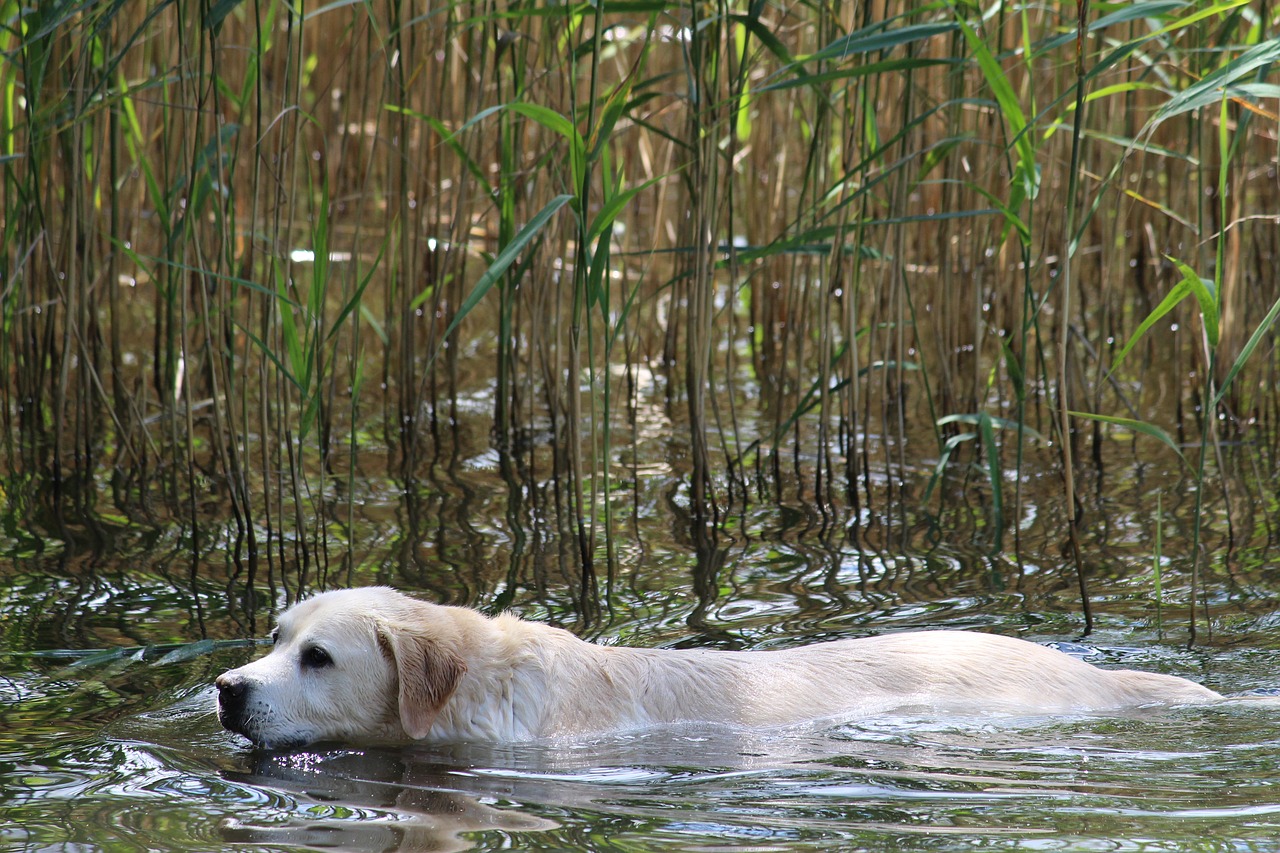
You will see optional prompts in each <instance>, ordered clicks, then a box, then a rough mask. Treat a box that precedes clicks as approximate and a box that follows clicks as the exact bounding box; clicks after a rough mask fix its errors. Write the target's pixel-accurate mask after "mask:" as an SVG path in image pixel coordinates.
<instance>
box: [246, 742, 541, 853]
mask: <svg viewBox="0 0 1280 853" xmlns="http://www.w3.org/2000/svg"><path fill="white" fill-rule="evenodd" d="M456 771H457V767H456V766H452V765H442V764H440V763H439V762H437V761H433V760H431V759H430V758H428V757H423V756H415V755H413V754H412V751H411V750H400V749H381V750H379V749H370V750H359V751H351V750H333V751H317V752H294V753H269V752H259V753H255V755H254V757H253V764H252V768H251V770H250V771H249V772H248V773H240V772H226V773H225V774H224V776H225V778H226V779H227V780H228V781H229V782H231V783H233V784H236V785H239V786H243V787H252V788H253V789H255V790H256V791H267V792H269V793H270V794H271V795H272V796H271V800H272V802H271V808H270V809H269V810H268V809H264V812H267V811H270V812H272V814H270V815H269V816H266V817H264V819H263V820H261V821H255V820H254V819H253V818H252V817H251V815H252V814H253V809H252V808H250V809H246V815H244V816H242V817H237V818H229V819H227V820H225V821H223V823H222V826H221V835H222V841H223V842H224V843H227V844H254V845H268V846H280V847H308V848H323V849H331V850H406V851H407V850H431V851H452V850H469V849H471V848H473V847H474V846H475V843H474V841H472V840H468V839H467V838H466V837H465V836H466V835H467V834H468V833H474V832H486V831H490V832H491V831H499V832H503V833H521V832H545V831H547V830H551V829H555V828H556V827H557V826H558V824H556V823H555V822H553V821H550V820H546V819H543V818H540V817H537V816H535V815H530V814H526V813H524V812H521V811H519V810H517V809H516V808H515V807H495V806H490V805H486V804H485V803H482V802H480V800H479V799H478V797H480V796H483V797H484V798H486V799H490V800H492V799H493V798H494V797H495V796H497V797H501V796H502V792H501V791H494V790H493V785H492V783H491V782H490V781H488V780H484V787H477V791H476V795H475V796H472V795H469V794H467V793H462V792H460V791H459V788H460V787H461V786H463V785H465V784H466V781H467V780H466V779H464V778H462V777H460V776H459V775H458V774H457V772H456ZM281 808H284V809H285V810H287V811H289V812H291V813H292V816H291V819H290V820H287V821H285V822H280V821H279V818H278V816H277V814H275V813H276V812H278V811H279V809H281Z"/></svg>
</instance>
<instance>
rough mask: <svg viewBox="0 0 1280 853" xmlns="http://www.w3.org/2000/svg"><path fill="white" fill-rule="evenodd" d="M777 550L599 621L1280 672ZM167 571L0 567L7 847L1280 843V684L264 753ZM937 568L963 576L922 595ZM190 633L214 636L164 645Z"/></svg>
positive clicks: (656, 638)
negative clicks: (752, 726) (1062, 715)
mask: <svg viewBox="0 0 1280 853" xmlns="http://www.w3.org/2000/svg"><path fill="white" fill-rule="evenodd" d="M779 546H780V543H777V542H775V543H773V546H772V547H770V548H767V549H763V548H762V547H761V546H760V545H759V544H756V545H753V546H750V547H742V548H738V547H735V548H734V549H732V550H733V553H732V554H730V555H729V556H730V557H731V558H732V559H733V561H732V562H731V563H730V565H732V566H736V568H732V569H729V570H727V571H726V573H725V576H724V579H725V581H726V582H727V583H728V584H729V586H730V587H731V588H732V589H733V590H734V594H733V595H730V596H725V597H724V598H723V599H721V598H717V599H715V601H716V602H717V604H716V605H715V606H712V607H709V608H708V607H701V611H702V615H701V616H700V617H699V618H701V619H702V620H704V621H706V622H707V623H709V624H713V625H714V627H715V630H712V631H706V632H704V631H699V630H697V629H695V628H692V627H690V625H691V620H690V619H689V618H688V617H690V616H692V615H695V614H696V613H697V612H698V611H699V609H700V605H699V603H698V602H699V600H698V596H697V595H696V594H690V595H689V596H688V597H687V598H682V597H681V591H682V590H683V588H684V586H683V585H684V581H683V580H682V579H681V578H679V577H675V578H667V580H666V583H667V584H668V586H673V587H674V591H670V590H669V591H668V592H667V593H665V594H664V595H663V596H662V597H661V600H660V601H657V602H655V601H654V599H655V598H657V596H655V595H654V594H653V592H652V589H656V588H660V587H661V586H662V585H663V583H664V580H663V577H662V576H661V575H660V574H659V573H658V572H656V571H655V572H653V573H651V574H646V575H642V576H638V577H634V578H632V579H631V583H630V584H628V585H627V586H626V591H625V592H623V591H619V592H618V598H619V601H620V602H621V603H619V604H615V611H616V612H615V613H614V615H613V616H612V617H611V619H610V620H604V621H601V622H598V623H596V625H595V627H594V628H593V629H592V632H593V633H595V634H596V635H597V636H599V637H600V639H602V640H603V641H607V642H616V641H619V640H626V641H630V642H647V643H648V644H651V645H652V644H668V645H689V644H698V645H713V646H714V645H721V646H755V647H768V646H775V645H782V644H791V643H795V642H800V641H803V640H805V639H808V638H811V637H815V636H819V637H821V636H842V635H850V636H851V635H856V634H860V633H867V632H872V631H879V630H888V629H897V628H900V627H909V626H912V625H917V624H931V625H934V626H948V627H986V628H993V629H996V630H1000V631H1002V632H1005V633H1014V634H1021V635H1022V636H1026V637H1028V638H1030V639H1037V640H1041V641H1051V640H1057V641H1065V642H1064V645H1063V646H1062V648H1064V650H1066V651H1068V652H1069V653H1073V654H1077V655H1081V656H1086V657H1088V658H1089V659H1091V660H1095V661H1098V662H1100V663H1102V664H1104V665H1117V664H1120V665H1124V666H1128V667H1138V668H1144V669H1152V670H1159V671H1165V672H1174V673H1178V674H1182V675H1186V676H1189V677H1193V678H1196V679H1197V680H1200V681H1202V682H1204V683H1206V684H1209V685H1210V686H1212V687H1214V688H1216V689H1220V690H1224V691H1248V690H1254V689H1258V688H1265V687H1267V686H1273V687H1274V686H1277V682H1280V679H1277V678H1276V677H1274V673H1275V672H1277V671H1280V667H1278V666H1277V665H1278V664H1280V651H1276V650H1274V649H1270V648H1267V644H1266V643H1265V642H1252V643H1250V644H1248V645H1243V646H1238V647H1233V643H1232V642H1224V640H1227V641H1230V640H1235V639H1238V638H1239V637H1240V636H1242V635H1241V634H1240V633H1239V629H1238V630H1237V633H1236V634H1233V635H1230V636H1228V637H1221V636H1219V638H1218V640H1217V641H1215V643H1214V644H1212V645H1208V644H1206V645H1201V646H1197V647H1195V648H1193V649H1190V650H1188V649H1187V648H1185V647H1184V646H1183V645H1182V644H1175V643H1172V642H1169V641H1168V640H1167V639H1165V640H1163V641H1162V640H1161V637H1160V636H1159V634H1158V632H1156V631H1155V630H1154V629H1153V626H1152V624H1151V622H1150V620H1149V619H1147V618H1144V617H1141V616H1137V615H1135V613H1140V612H1141V611H1143V610H1144V609H1145V608H1143V607H1142V606H1140V605H1141V602H1140V601H1139V600H1138V599H1136V598H1135V599H1126V598H1125V597H1124V596H1123V595H1122V592H1121V590H1122V589H1123V584H1119V583H1116V584H1111V585H1104V588H1103V589H1102V590H1100V592H1103V593H1110V594H1111V597H1112V599H1113V603H1112V605H1111V606H1110V607H1109V608H1107V609H1106V613H1104V615H1103V616H1102V617H1101V619H1100V621H1101V623H1102V624H1101V626H1100V629H1099V630H1098V632H1097V633H1096V634H1095V635H1094V636H1091V637H1089V638H1086V639H1085V640H1083V641H1081V642H1078V643H1077V642H1071V641H1073V640H1075V639H1076V637H1074V636H1073V635H1071V634H1070V633H1064V632H1062V631H1060V630H1058V628H1059V627H1061V626H1063V625H1064V624H1067V623H1069V622H1070V618H1069V617H1068V616H1067V615H1066V614H1053V613H1049V612H1043V613H1029V612H1026V611H1025V610H1022V611H1020V610H1017V609H1015V608H1010V607H1008V603H1009V601H1010V598H1009V597H1008V596H1000V595H995V594H994V593H991V592H988V593H987V594H979V589H980V587H981V586H982V585H983V584H984V583H987V582H989V578H988V577H987V575H988V573H989V566H988V564H986V563H984V562H983V561H981V560H977V561H974V562H971V563H968V564H966V563H965V562H964V561H963V560H960V559H958V558H957V559H956V560H955V561H949V560H941V561H937V562H936V564H934V565H932V568H931V569H930V564H929V563H928V561H917V563H915V566H914V569H913V570H912V571H910V572H907V571H905V570H904V569H902V567H901V566H899V567H898V576H899V579H902V578H906V577H910V578H914V579H915V583H916V584H917V586H916V587H914V588H913V587H912V586H911V585H910V584H908V585H903V584H897V585H896V586H895V585H893V584H888V583H887V582H885V583H883V584H881V585H879V586H877V582H876V578H877V577H881V576H888V575H891V574H893V571H892V570H891V567H889V566H888V565H887V564H886V565H882V566H880V567H879V568H874V567H873V569H874V570H871V569H868V567H867V564H866V561H852V563H851V564H850V565H849V566H845V567H844V568H841V567H840V566H838V565H837V566H835V567H834V568H833V567H832V566H830V565H828V566H826V567H825V568H822V569H820V570H814V569H811V568H810V567H809V564H808V563H806V562H803V561H797V560H795V559H791V558H786V559H784V557H787V556H788V555H786V554H784V553H781V552H780V551H779V550H778V548H779ZM766 554H767V555H771V556H770V557H769V559H765V558H764V557H765V555H766ZM889 562H892V561H889ZM859 563H861V564H862V566H863V570H864V580H869V581H871V583H870V584H869V586H868V587H867V588H868V589H879V590H880V591H881V593H882V600H881V601H880V602H879V603H878V604H877V605H876V606H875V607H874V608H871V607H849V606H848V604H847V603H845V604H841V603H840V596H836V595H833V594H832V592H831V591H832V590H833V589H835V587H833V583H835V582H837V581H839V585H840V586H843V587H847V588H852V587H853V586H854V584H853V576H850V577H848V578H845V577H844V575H842V574H841V573H842V572H844V571H849V572H853V571H854V569H855V567H856V565H857V564H859ZM162 568H163V567H161V566H156V565H152V566H143V567H135V568H134V570H133V571H132V572H131V573H126V574H124V575H122V576H120V577H117V578H115V579H106V580H104V579H103V578H101V577H99V578H97V579H95V580H94V581H93V582H92V583H81V584H79V585H71V584H70V583H69V582H68V581H67V580H66V579H65V578H64V579H63V580H62V581H61V582H54V581H53V580H52V579H49V578H47V577H46V578H37V577H35V576H32V577H30V578H28V579H27V583H26V584H25V585H21V586H20V585H17V584H13V585H12V587H11V589H12V592H11V594H10V598H9V601H8V604H7V605H6V610H5V622H4V626H5V629H6V632H7V634H8V635H9V636H10V637H15V638H16V637H21V636H27V637H33V638H34V642H28V643H27V645H26V647H25V648H24V647H22V646H20V645H18V644H17V643H11V644H10V645H9V646H8V648H9V650H10V651H9V653H8V654H6V655H5V656H4V657H3V658H0V700H2V702H3V704H2V706H0V707H2V708H3V710H2V711H0V847H2V848H3V849H14V850H51V849H77V850H108V849H109V850H128V849H136V850H156V849H163V850H209V849H218V848H223V847H231V846H240V845H253V846H258V847H261V848H263V849H268V850H299V849H341V850H467V849H477V850H489V849H512V848H514V849H547V850H575V849H577V850H627V851H634V850H677V849H679V850H696V851H717V850H804V849H812V850H835V849H844V850H884V849H894V850H905V851H913V850H920V851H926V850H1107V851H1111V850H1142V851H1157V850H1169V851H1174V850H1179V851H1180V850H1187V849H1191V848H1192V847H1194V849H1197V850H1224V851H1226V850H1231V851H1242V850H1280V788H1278V787H1277V786H1275V785H1274V780H1275V778H1277V776H1278V775H1280V749H1278V748H1277V747H1280V727H1278V726H1277V722H1278V721H1280V707H1277V706H1275V705H1272V704H1270V703H1269V702H1268V701H1267V700H1262V701H1240V702H1235V703H1228V704H1226V705H1223V706H1221V707H1210V708H1193V709H1173V710H1161V711H1155V710H1145V711H1142V710H1140V711H1134V712H1131V713H1128V714H1125V715H1120V716H1114V717H1080V718H1070V719H1028V720H1008V719H994V720H992V719H965V720H919V719H905V718H895V719H885V720H877V721H873V722H871V723H866V724H860V725H857V726H843V727H837V728H831V729H821V728H796V729H789V730H777V731H765V732H760V731H726V730H716V729H700V728H697V727H692V728H675V729H663V730H655V731H648V732H640V733H632V734H628V735H619V736H615V737H608V738H600V739H593V740H585V741H578V742H565V743H552V744H535V745H525V746H519V747H505V748H504V747H497V746H483V745H468V746H453V747H435V746H424V745H411V746H406V747H401V748H389V747H387V748H376V749H371V748H323V749H310V750H305V751H301V752H295V753H279V754H277V753H262V752H254V751H252V750H251V749H249V748H247V746H246V744H245V743H244V742H243V741H242V740H240V739H239V738H237V737H235V736H233V735H230V734H228V733H226V732H223V731H222V730H221V729H220V728H219V727H218V724H217V721H216V719H215V718H214V715H213V713H212V707H213V693H212V689H211V687H210V684H211V681H212V679H213V677H214V676H215V675H216V674H217V673H218V672H220V671H222V670H223V669H225V668H227V667H230V666H234V665H238V664H239V663H241V662H243V661H244V660H247V659H248V658H249V657H250V656H252V655H254V654H257V653H259V651H260V650H259V649H258V648H257V647H255V646H246V645H244V644H243V643H240V644H237V643H235V642H232V641H231V640H232V638H233V637H235V636H238V635H240V634H242V633H244V631H242V630H241V629H243V628H245V627H247V626H245V625H243V624H241V623H242V622H243V621H244V616H243V613H242V612H241V611H240V610H239V609H238V607H239V604H238V602H237V601H229V600H228V597H227V595H226V590H225V587H221V586H220V585H219V584H218V583H215V582H214V580H213V579H205V580H200V581H197V582H196V583H195V594H192V592H191V589H190V587H188V588H187V589H183V588H182V586H180V585H177V584H174V583H172V581H173V580H174V579H173V578H170V581H171V582H170V583H169V585H167V586H166V585H165V584H164V583H163V582H161V578H160V573H161V571H162ZM833 572H834V575H833ZM947 572H951V573H953V574H954V575H955V577H950V576H946V577H948V578H950V581H949V585H950V586H951V587H954V588H957V589H958V590H959V592H960V593H961V594H959V595H953V596H951V597H942V596H936V597H931V596H929V595H922V594H921V593H920V591H919V588H918V585H919V584H922V583H925V582H926V580H925V579H927V578H929V577H932V578H933V579H934V582H936V581H937V579H938V578H939V577H941V576H944V575H945V573H947ZM966 575H968V576H970V578H969V582H968V583H967V584H966V583H964V582H961V581H962V579H963V578H964V577H965V576H966ZM974 575H976V577H973V576H974ZM1027 577H1034V573H1033V574H1032V575H1030V576H1027ZM833 578H834V580H833ZM125 579H131V580H132V583H131V584H129V585H126V584H124V583H123V581H124V580H125ZM15 580H16V579H15ZM357 580H359V578H357ZM1023 584H1024V585H1023V589H1024V592H1025V597H1028V598H1030V599H1032V600H1039V599H1040V597H1041V595H1042V594H1043V593H1037V592H1034V590H1033V585H1032V584H1030V583H1029V581H1027V580H1026V578H1024V582H1023ZM1049 586H1050V587H1057V586H1058V582H1057V581H1054V582H1053V583H1050V584H1049ZM497 588H498V587H497V586H496V585H495V586H494V587H493V589H495V590H496V589H497ZM823 589H826V590H828V593H827V594H826V595H825V596H824V595H822V594H821V591H822V590H823ZM646 590H648V591H646ZM894 590H896V592H895V591H894ZM926 598H928V599H930V600H928V601H925V600H922V599H926ZM853 600H854V601H855V602H857V601H862V600H863V599H862V598H861V597H858V596H854V597H853ZM630 602H634V603H635V605H634V606H631V605H630V604H629V603H630ZM644 602H650V606H648V607H647V608H646V607H644V606H642V605H643V604H644ZM1126 602H1127V603H1126ZM477 603H481V604H483V602H477ZM993 603H994V604H993ZM526 604H527V607H526V608H525V609H527V610H528V611H529V612H530V613H531V614H532V615H535V616H537V615H539V614H541V615H543V616H546V615H548V614H552V615H554V614H557V613H559V614H561V615H563V614H564V613H565V612H567V610H566V608H565V607H563V606H561V605H558V604H556V601H555V599H554V597H551V598H548V599H545V600H543V601H542V602H539V601H537V600H536V599H534V598H533V597H532V596H530V597H529V600H528V601H527V602H526ZM995 605H1000V606H998V607H997V606H995ZM263 622H264V624H262V625H259V626H257V627H258V628H259V629H260V632H265V630H266V627H267V626H266V624H265V617H263ZM692 623H693V624H698V619H694V620H692ZM1267 624H1269V623H1268V622H1267V619H1266V617H1261V618H1260V620H1259V621H1258V624H1257V625H1256V626H1254V627H1258V628H1261V629H1264V630H1265V627H1266V625H1267ZM199 631H203V633H204V634H205V636H207V637H210V638H214V639H222V638H225V639H226V640H228V642H221V641H219V642H205V643H201V644H195V645H192V644H189V643H188V644H184V645H179V646H177V647H173V648H171V647H167V646H156V645H155V644H157V643H163V642H168V641H175V640H182V639H184V638H185V639H188V640H190V639H193V638H194V635H195V634H196V633H197V632H199ZM1257 636H1264V635H1257ZM112 637H114V638H115V639H116V641H117V642H116V645H115V646H114V648H115V649H123V648H128V649H133V648H137V649H141V650H140V651H136V652H132V651H131V652H126V653H120V652H118V651H115V652H108V653H107V654H101V653H98V654H84V653H83V652H76V651H74V650H73V649H71V648H70V647H71V646H73V645H75V644H77V643H79V644H82V645H84V646H86V647H89V646H92V647H95V648H105V647H108V646H109V643H108V642H106V641H107V640H109V639H110V638H112ZM1256 639H1257V637H1255V640H1256ZM51 649H57V650H58V653H56V654H53V653H50V650H51Z"/></svg>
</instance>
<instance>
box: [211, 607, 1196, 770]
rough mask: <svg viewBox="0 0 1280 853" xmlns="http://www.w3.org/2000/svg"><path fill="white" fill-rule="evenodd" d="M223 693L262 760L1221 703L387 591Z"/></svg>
mask: <svg viewBox="0 0 1280 853" xmlns="http://www.w3.org/2000/svg"><path fill="white" fill-rule="evenodd" d="M325 661H329V662H328V663H326V662H325ZM317 664H318V665H317ZM217 684H218V690H219V709H218V710H219V718H220V719H221V720H222V722H223V725H225V726H226V727H227V728H229V729H231V730H233V731H236V732H239V733H240V734H243V735H244V736H245V737H247V738H249V740H251V741H253V742H254V743H255V744H257V745H259V746H263V747H267V748H286V747H296V746H301V745H304V744H307V743H312V742H315V741H321V740H342V741H349V740H355V741H388V740H390V741H395V740H406V739H425V740H431V741H488V742H518V741H527V740H534V739H539V738H553V737H560V736H575V735H588V734H598V733H609V732H617V731H625V730H629V729H637V728H642V727H646V726H653V725H662V724H671V723H681V722H702V723H711V724H726V725H732V726H744V727H761V726H780V725H789V724H796V723H802V722H806V721H813V720H825V719H831V720H857V719H864V718H868V717H876V716H880V715H884V714H890V713H909V714H913V715H919V714H929V715H983V716H986V715H993V714H994V715H1020V716H1023V715H1046V714H1063V713H1078V712H1098V711H1112V710H1117V709H1121V708H1126V707H1134V706H1139V705H1148V704H1192V703H1203V702H1212V701H1216V700H1218V699H1220V698H1221V697H1220V696H1219V695H1218V694H1217V693H1214V692H1213V691H1212V690H1209V689H1207V688H1205V687H1201V686H1200V685H1198V684H1195V683H1194V682H1191V681H1187V680H1186V679H1183V678H1177V677H1175V676H1171V675H1157V674H1153V673H1145V672H1135V671H1131V670H1103V669H1098V668H1097V667H1094V666H1091V665H1089V664H1087V663H1084V662H1083V661H1080V660H1077V659H1076V658H1073V657H1071V656H1069V655H1066V654H1063V653H1061V652H1058V651H1055V650H1053V649H1049V648H1046V647H1044V646H1040V645H1037V644H1035V643H1030V642H1027V641H1025V640H1017V639H1012V638H1008V637H1000V636H996V635H993V634H980V633H970V632H964V631H919V632H908V633H898V634H886V635H882V636H878V637H868V638H865V639H855V640H838V641H835V642H829V643H817V644H814V645H809V646H803V647H799V648H792V649H784V650H778V651H753V652H723V651H710V650H664V649H635V648H622V647H616V646H599V645H594V644H592V643H588V642H585V641H583V640H580V639H578V638H577V637H575V636H573V635H572V634H570V633H569V632H567V631H563V630H561V629H558V628H551V627H548V626H545V625H539V624H536V623H532V622H525V621H523V620H521V619H518V618H516V617H514V616H509V615H503V616H498V617H496V618H489V617H486V616H484V615H482V614H480V613H477V612H476V611H474V610H469V609H466V608H460V607H444V606H440V605H436V604H428V603H426V602H422V601H418V600H416V599H412V598H409V597H408V596H405V595H402V594H400V593H398V592H396V591H394V590H391V589H387V588H384V587H367V588H362V589H352V590H342V591H336V592H328V593H323V594H320V595H317V596H315V597H314V598H311V599H308V600H306V601H303V602H301V603H300V604H297V605H295V606H294V607H292V608H290V609H289V610H287V611H285V612H284V613H283V614H282V615H281V617H280V623H279V627H278V630H277V635H276V643H275V648H274V649H273V650H272V651H271V653H270V654H268V655H267V656H266V657H263V658H261V659H259V660H257V661H255V662H253V663H250V664H248V665H247V666H243V667H240V668H239V669H234V670H231V671H229V672H226V673H223V674H222V675H221V676H219V677H218V679H217Z"/></svg>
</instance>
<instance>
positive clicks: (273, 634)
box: [271, 628, 280, 646]
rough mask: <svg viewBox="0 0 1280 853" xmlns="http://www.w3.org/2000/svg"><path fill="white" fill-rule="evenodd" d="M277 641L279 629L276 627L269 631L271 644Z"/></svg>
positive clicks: (278, 639)
mask: <svg viewBox="0 0 1280 853" xmlns="http://www.w3.org/2000/svg"><path fill="white" fill-rule="evenodd" d="M279 641H280V629H279V628H276V629H275V630H274V631H272V632H271V645H273V646H274V645H275V644H276V643H278V642H279Z"/></svg>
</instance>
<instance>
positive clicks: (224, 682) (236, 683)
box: [213, 672, 249, 702]
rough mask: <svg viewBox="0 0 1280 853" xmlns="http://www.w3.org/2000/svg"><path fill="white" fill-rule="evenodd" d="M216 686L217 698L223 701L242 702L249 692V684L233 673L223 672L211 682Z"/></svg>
mask: <svg viewBox="0 0 1280 853" xmlns="http://www.w3.org/2000/svg"><path fill="white" fill-rule="evenodd" d="M213 683H214V684H216V685H217V686H218V698H220V699H222V700H223V701H224V702H225V701H233V702H234V701H242V700H243V699H244V694H246V693H248V692H249V682H247V681H245V679H244V678H242V677H241V676H239V675H236V674H235V673H234V672H224V673H222V675H219V676H218V677H217V679H216V680H215V681H214V682H213Z"/></svg>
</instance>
